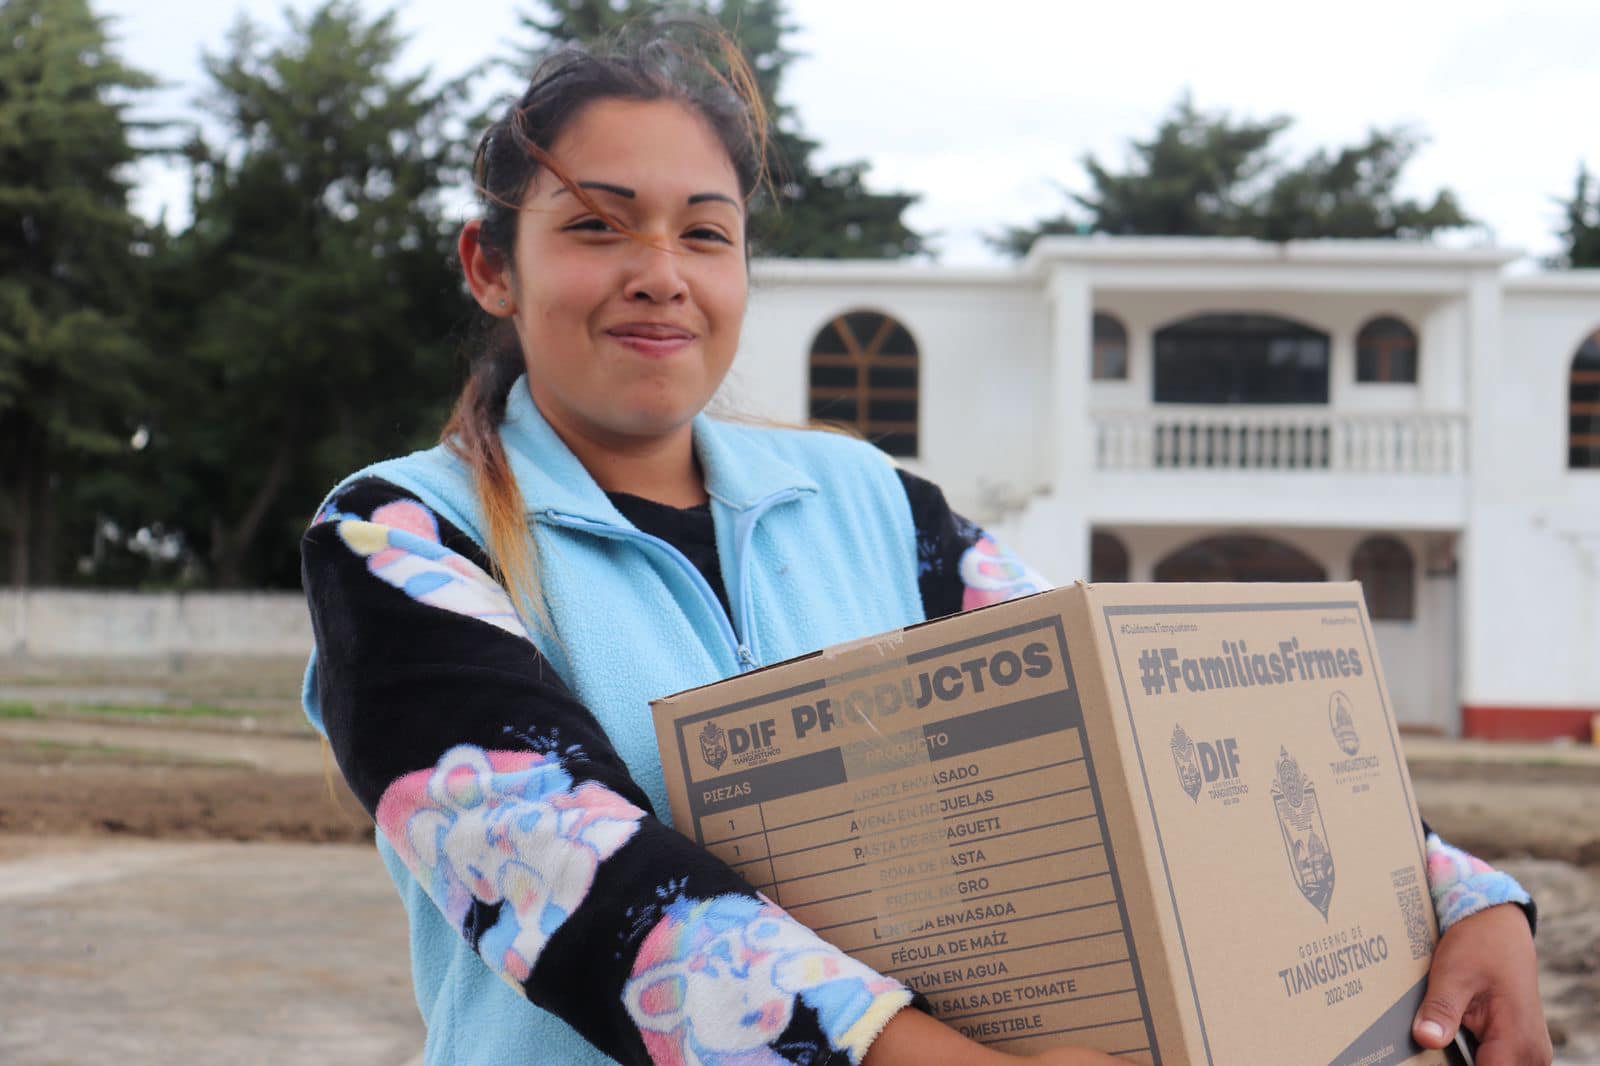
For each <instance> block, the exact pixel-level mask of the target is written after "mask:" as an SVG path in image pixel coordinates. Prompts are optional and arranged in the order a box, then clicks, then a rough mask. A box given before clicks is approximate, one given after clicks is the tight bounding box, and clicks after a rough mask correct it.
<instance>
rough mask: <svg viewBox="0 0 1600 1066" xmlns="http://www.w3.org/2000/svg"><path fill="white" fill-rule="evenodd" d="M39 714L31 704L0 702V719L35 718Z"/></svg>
mask: <svg viewBox="0 0 1600 1066" xmlns="http://www.w3.org/2000/svg"><path fill="white" fill-rule="evenodd" d="M37 717H39V712H38V711H36V710H34V707H33V704H31V703H20V702H17V701H9V702H7V701H0V718H37Z"/></svg>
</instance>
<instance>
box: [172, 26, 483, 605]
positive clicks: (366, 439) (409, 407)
mask: <svg viewBox="0 0 1600 1066" xmlns="http://www.w3.org/2000/svg"><path fill="white" fill-rule="evenodd" d="M403 43H404V41H403V39H402V37H401V36H400V34H399V33H398V31H397V29H396V27H395V24H394V16H393V15H392V14H387V15H383V16H380V17H377V18H374V19H370V20H369V19H367V18H365V17H364V16H363V15H362V14H361V12H360V10H359V8H358V7H357V5H356V4H355V3H354V2H353V0H330V2H326V3H324V4H322V5H321V6H320V7H318V8H316V9H314V10H313V11H312V12H311V13H310V14H308V15H304V16H297V15H294V14H292V13H291V14H289V15H288V26H287V30H286V32H284V33H283V34H282V35H281V37H278V38H276V39H274V38H272V37H270V36H269V35H268V34H267V32H266V31H265V30H264V29H263V28H262V27H261V26H259V25H257V24H255V23H253V22H251V21H249V20H248V19H247V18H241V19H240V21H239V22H238V23H237V24H236V25H235V27H234V29H233V31H232V33H231V34H230V37H229V40H228V45H227V48H226V49H225V51H224V52H223V53H222V54H220V55H209V56H207V57H206V59H205V67H206V70H207V72H208V74H209V76H210V79H211V81H212V86H211V87H210V89H209V91H208V93H207V96H206V99H207V102H208V105H209V107H210V109H211V110H212V112H213V113H214V115H215V117H216V118H217V119H218V120H219V121H220V123H221V126H222V129H223V131H224V135H223V137H222V138H221V139H220V140H219V141H218V142H217V143H214V144H213V143H208V142H206V141H205V140H203V139H200V138H197V139H196V140H195V142H194V143H193V144H192V145H191V147H190V156H191V159H192V162H193V166H194V173H195V180H194V197H193V199H194V221H193V224H192V226H191V227H190V229H189V230H188V231H187V232H185V233H183V234H181V235H180V236H179V237H177V238H176V239H175V240H174V241H173V242H172V247H171V249H170V251H169V254H168V255H167V256H166V257H165V259H164V264H163V269H162V270H161V271H160V273H159V276H158V279H157V285H158V286H160V288H161V290H162V292H163V295H164V296H165V297H166V300H164V302H165V303H166V304H167V306H168V307H169V308H170V312H171V313H170V315H169V317H168V319H167V321H165V322H164V323H163V324H162V325H161V327H160V331H161V332H162V334H163V336H164V339H165V341H166V342H167V344H168V345H170V346H171V347H172V348H173V349H175V350H176V351H178V352H180V353H181V355H182V365H183V373H182V376H181V378H180V379H178V380H174V381H172V382H171V386H172V393H171V394H172V396H173V398H174V402H173V403H172V404H171V405H170V406H169V407H168V409H167V411H166V417H165V418H163V419H162V420H161V421H160V423H159V424H158V425H157V426H156V427H154V430H155V431H154V435H153V438H152V442H151V447H150V449H148V451H150V453H151V454H152V455H153V456H159V457H161V459H162V460H163V462H164V463H165V465H166V468H167V469H169V470H171V471H172V472H173V477H174V483H173V484H172V486H171V491H170V492H169V496H170V498H171V500H172V505H173V514H172V517H171V518H170V520H169V521H170V522H171V523H173V524H181V525H183V526H185V527H186V528H187V529H188V530H189V532H190V537H191V539H192V541H193V542H194V543H196V544H198V545H203V547H204V553H205V555H206V556H207V557H208V559H209V562H210V565H211V567H212V575H211V576H212V578H213V579H214V580H215V581H216V582H217V583H219V584H222V585H225V586H229V585H236V584H240V583H242V582H245V581H255V582H268V583H273V584H292V583H293V582H294V581H295V579H296V576H297V573H298V563H297V554H296V548H297V543H298V532H299V530H301V529H303V528H304V525H305V522H306V521H307V520H308V519H309V518H310V515H309V513H308V509H309V508H310V507H311V506H313V505H314V503H315V500H316V499H317V496H318V494H319V493H320V492H321V491H323V490H325V489H326V488H327V487H329V485H331V483H332V482H333V480H334V479H335V478H336V477H338V476H339V475H340V474H342V473H344V472H346V471H348V470H349V469H352V468H354V467H358V466H360V465H361V464H362V463H364V462H368V461H371V460H372V459H374V458H377V457H379V456H381V455H382V454H387V453H393V452H395V451H399V450H403V449H405V448H406V447H408V446H413V445H418V444H422V443H425V442H426V441H427V440H428V438H429V437H430V436H432V435H433V434H434V433H436V432H437V430H438V426H439V425H440V423H441V422H442V415H443V413H444V410H445V408H446V407H447V405H448V403H449V399H450V396H451V393H452V382H453V379H454V378H453V371H452V367H451V360H450V354H449V347H450V345H449V336H450V333H451V330H452V328H453V327H454V326H455V324H456V323H457V322H459V321H460V320H461V318H462V317H463V315H464V313H465V310H466V303H465V300H464V298H463V296H462V295H461V290H460V285H459V282H458V279H457V278H456V276H455V273H454V271H453V269H452V267H451V265H450V255H451V248H452V242H453V236H454V234H453V232H452V230H451V228H450V227H449V226H447V225H446V223H445V219H444V213H443V211H442V208H441V205H440V197H439V191H440V188H441V186H442V185H444V184H446V183H448V184H458V183H459V184H460V185H461V186H465V184H466V181H467V179H466V176H465V167H466V165H467V162H468V161H467V159H466V156H465V152H466V149H465V134H464V131H463V130H461V129H459V128H458V125H459V124H458V123H457V121H456V116H457V115H458V113H459V110H460V105H461V102H462V97H463V86H462V84H461V83H460V82H452V83H448V84H445V85H442V86H430V85H429V83H428V82H429V78H428V75H426V74H416V75H406V74H401V73H400V72H399V71H398V70H397V63H396V61H397V57H398V55H399V52H400V49H401V47H402V45H403Z"/></svg>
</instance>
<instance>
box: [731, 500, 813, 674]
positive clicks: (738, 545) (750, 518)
mask: <svg viewBox="0 0 1600 1066" xmlns="http://www.w3.org/2000/svg"><path fill="white" fill-rule="evenodd" d="M799 495H800V490H799V489H783V490H781V491H779V492H774V493H773V494H772V495H770V496H767V497H764V498H763V499H760V500H757V501H756V503H755V505H754V506H753V507H751V508H749V509H748V510H746V511H741V512H740V513H739V518H738V521H737V522H736V523H735V524H734V527H733V544H734V548H733V550H734V551H735V552H736V553H738V556H739V558H738V568H739V604H738V607H737V608H736V610H737V611H738V612H739V632H740V633H742V634H744V639H745V643H744V644H742V645H740V649H739V650H740V653H741V654H742V655H747V656H749V657H750V658H749V666H748V667H745V669H750V668H753V667H754V666H755V665H756V660H755V656H754V654H753V653H752V650H751V648H750V645H751V644H754V643H755V633H754V628H755V627H754V620H753V619H752V618H751V615H752V614H754V612H755V604H754V603H753V602H752V599H753V597H752V596H751V593H750V541H751V540H752V539H754V537H755V535H756V523H757V522H758V521H760V520H761V516H762V515H764V514H766V513H767V512H768V511H770V510H771V509H772V508H774V507H776V506H777V505H778V504H780V503H787V502H789V501H790V500H793V499H796V498H797V497H799Z"/></svg>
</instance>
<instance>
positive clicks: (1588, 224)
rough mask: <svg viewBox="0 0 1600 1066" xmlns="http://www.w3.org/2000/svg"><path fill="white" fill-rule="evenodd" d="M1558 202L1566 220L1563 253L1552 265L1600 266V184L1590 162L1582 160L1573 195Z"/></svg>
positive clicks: (1562, 236)
mask: <svg viewBox="0 0 1600 1066" xmlns="http://www.w3.org/2000/svg"><path fill="white" fill-rule="evenodd" d="M1556 202H1557V203H1559V204H1560V205H1561V213H1562V216H1563V218H1564V221H1565V223H1566V224H1565V225H1564V226H1563V227H1562V229H1561V243H1562V245H1563V247H1562V250H1561V254H1560V255H1558V256H1556V257H1555V258H1554V259H1553V260H1552V261H1551V263H1550V265H1551V266H1555V267H1600V187H1597V186H1596V185H1595V182H1594V178H1593V175H1591V174H1590V173H1589V168H1588V167H1587V166H1585V165H1583V164H1582V163H1579V164H1578V177H1577V180H1576V181H1575V182H1574V183H1573V189H1572V199H1570V200H1557V201H1556Z"/></svg>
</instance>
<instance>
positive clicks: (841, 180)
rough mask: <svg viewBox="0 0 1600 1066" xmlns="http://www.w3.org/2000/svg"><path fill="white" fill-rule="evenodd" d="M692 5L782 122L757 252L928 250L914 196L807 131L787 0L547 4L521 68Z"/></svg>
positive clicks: (844, 254) (842, 254)
mask: <svg viewBox="0 0 1600 1066" xmlns="http://www.w3.org/2000/svg"><path fill="white" fill-rule="evenodd" d="M684 11H689V12H692V13H696V14H699V15H703V16H709V17H710V18H713V19H715V20H716V21H717V22H718V23H719V24H720V25H721V26H722V27H723V29H725V30H726V31H727V32H728V34H729V35H730V36H731V37H733V39H734V40H735V41H737V42H738V44H739V47H740V49H741V50H742V51H743V52H744V55H745V58H746V61H747V62H749V64H750V67H751V69H752V71H753V72H754V73H755V76H756V81H757V84H758V85H759V87H760V89H761V93H762V97H763V101H764V103H765V105H766V107H767V111H768V114H769V115H770V116H771V118H772V133H771V146H770V164H771V165H770V167H769V176H770V179H771V186H772V188H773V189H775V190H776V192H777V205H776V209H775V208H774V204H773V202H772V199H770V198H765V197H763V198H760V199H758V200H757V202H756V204H755V205H754V207H753V210H752V212H751V219H750V232H751V234H752V244H753V250H754V252H755V254H757V255H766V256H777V257H781V258H791V259H792V258H812V259H894V258H899V257H902V256H909V255H918V254H921V253H923V252H925V251H926V250H927V248H926V246H925V245H924V243H923V239H922V237H921V236H920V235H919V234H917V233H916V232H914V231H913V230H912V229H911V228H910V227H908V226H907V225H906V224H905V222H904V218H903V216H904V214H905V211H906V209H907V208H909V207H910V206H911V205H912V204H914V203H915V202H916V199H917V198H916V196H914V195H912V194H908V193H875V192H872V191H870V190H869V189H868V188H867V185H866V177H867V172H868V170H869V165H868V164H867V163H866V162H864V161H857V162H853V163H845V164H840V165H837V166H831V167H823V166H820V165H819V164H818V163H817V162H816V158H815V157H816V153H817V150H818V148H819V147H820V146H819V145H818V143H817V142H816V141H814V140H812V139H810V138H808V137H807V136H805V134H804V133H803V132H802V125H801V123H800V120H799V117H798V115H796V113H795V111H794V109H793V108H792V107H790V106H789V105H787V104H785V103H783V102H782V101H781V100H780V99H779V95H780V92H781V89H782V86H783V74H784V71H785V69H786V68H787V67H788V65H789V63H790V62H792V61H793V60H794V59H795V58H797V56H796V54H795V53H794V52H791V51H789V50H788V49H786V48H785V47H784V46H783V38H784V36H785V35H786V34H787V33H789V31H790V30H791V29H792V26H791V25H790V24H789V23H788V22H787V21H786V19H785V14H784V5H783V2H782V0H695V2H694V3H692V4H688V5H685V4H683V3H677V4H668V3H663V2H662V0H543V2H542V3H541V4H540V6H539V8H538V9H537V11H536V12H535V13H534V14H525V15H523V16H522V24H523V26H524V27H526V28H527V29H528V30H529V31H531V33H532V34H533V36H534V43H533V45H532V46H531V47H529V48H527V49H525V50H523V51H522V52H521V53H520V54H519V55H518V57H517V58H516V60H515V62H514V65H515V66H516V67H517V70H518V73H519V74H523V75H526V74H527V73H528V72H531V71H532V69H533V67H534V65H535V64H536V63H537V62H538V60H539V59H540V58H541V57H542V56H544V55H546V54H547V53H548V52H549V51H550V50H551V49H553V48H556V47H559V46H560V45H562V44H565V43H567V42H571V41H592V40H595V39H597V38H603V37H606V36H609V35H613V34H615V33H617V32H618V31H619V30H622V29H623V28H625V27H627V26H629V25H632V24H635V23H638V22H641V21H644V20H648V19H650V18H653V17H656V16H660V15H662V14H671V13H674V12H684Z"/></svg>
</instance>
